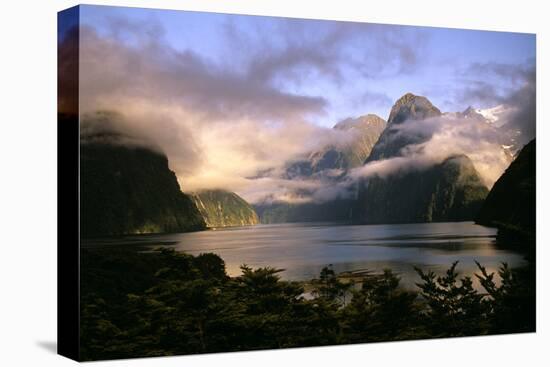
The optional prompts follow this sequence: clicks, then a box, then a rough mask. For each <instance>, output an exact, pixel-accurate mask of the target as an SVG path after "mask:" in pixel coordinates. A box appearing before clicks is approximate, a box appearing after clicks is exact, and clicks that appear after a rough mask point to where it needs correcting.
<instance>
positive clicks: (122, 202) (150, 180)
mask: <svg viewBox="0 0 550 367" xmlns="http://www.w3.org/2000/svg"><path fill="white" fill-rule="evenodd" d="M96 137H97V139H88V140H82V139H81V144H80V200H81V202H80V205H81V208H80V212H81V236H82V237H97V236H110V235H125V234H136V233H164V232H185V231H193V230H200V229H204V228H205V223H204V220H203V218H202V216H201V215H200V213H199V211H198V209H197V207H196V206H195V204H194V203H193V201H192V200H191V199H190V198H189V197H188V196H187V195H185V194H183V193H182V192H181V190H180V187H179V184H178V181H177V179H176V175H175V174H174V172H172V171H171V170H170V169H169V167H168V160H167V158H166V156H164V155H163V154H160V153H157V152H154V151H151V150H149V149H147V148H143V147H139V146H133V147H132V146H130V147H129V146H124V145H118V144H116V140H117V137H116V136H114V137H113V136H106V135H105V134H103V135H101V136H100V137H98V136H96Z"/></svg>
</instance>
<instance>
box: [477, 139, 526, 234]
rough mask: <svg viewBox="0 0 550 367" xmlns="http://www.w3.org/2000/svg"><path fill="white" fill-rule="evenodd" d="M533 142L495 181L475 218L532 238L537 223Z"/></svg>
mask: <svg viewBox="0 0 550 367" xmlns="http://www.w3.org/2000/svg"><path fill="white" fill-rule="evenodd" d="M535 199H536V143H535V140H534V139H533V140H532V141H531V142H529V144H527V145H526V146H525V147H524V148H523V149H522V150H521V152H520V153H519V155H518V157H517V158H516V159H515V160H514V161H513V162H512V164H511V165H510V167H508V169H507V170H506V171H505V172H504V173H503V174H502V176H501V177H500V178H499V179H498V180H497V182H495V185H494V186H493V188H492V189H491V192H490V193H489V195H488V196H487V199H486V200H485V202H484V203H483V206H482V207H481V210H480V211H479V213H478V215H477V217H476V222H477V223H479V224H483V225H488V226H495V227H499V228H500V229H502V230H505V231H506V230H507V231H512V232H515V234H519V235H523V236H524V237H528V238H534V236H535V224H536V200H535Z"/></svg>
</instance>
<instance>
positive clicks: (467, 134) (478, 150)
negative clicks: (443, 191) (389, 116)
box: [350, 114, 511, 188]
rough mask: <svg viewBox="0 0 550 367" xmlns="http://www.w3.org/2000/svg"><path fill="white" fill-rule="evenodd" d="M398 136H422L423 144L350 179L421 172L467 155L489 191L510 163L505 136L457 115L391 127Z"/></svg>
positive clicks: (403, 149)
mask: <svg viewBox="0 0 550 367" xmlns="http://www.w3.org/2000/svg"><path fill="white" fill-rule="evenodd" d="M392 128H393V129H395V130H396V134H394V137H395V138H398V137H399V136H422V137H424V138H423V139H422V142H420V143H417V144H410V145H407V146H405V147H403V148H402V149H401V154H400V156H398V157H393V158H389V159H385V160H380V161H374V162H372V163H369V164H366V165H365V166H363V167H360V168H358V169H357V170H355V171H354V172H352V173H351V175H350V176H351V177H353V178H358V177H368V176H372V175H378V176H382V177H384V176H387V175H389V174H394V173H396V172H398V171H408V170H419V169H420V170H421V169H425V168H428V167H430V166H432V165H434V164H437V163H441V162H443V161H444V160H445V159H446V158H448V157H451V156H455V155H466V156H468V157H469V158H470V159H471V160H472V162H473V164H474V167H475V168H476V170H477V171H478V173H479V174H480V176H481V178H482V180H483V181H484V182H485V184H486V185H487V186H488V187H489V188H490V187H492V186H493V184H494V182H495V181H496V180H497V179H498V178H499V177H500V175H501V174H502V173H503V172H504V170H505V169H506V168H507V167H508V165H509V164H510V160H511V159H510V157H509V156H508V155H507V154H506V152H505V151H504V150H503V148H502V141H503V135H502V134H503V133H502V132H501V131H500V129H498V128H495V127H494V126H491V125H490V124H488V123H486V122H484V121H481V120H478V119H474V118H465V117H460V116H458V115H454V114H448V115H443V116H441V117H434V118H429V119H425V120H419V121H409V122H407V123H404V124H400V125H399V126H394V127H392Z"/></svg>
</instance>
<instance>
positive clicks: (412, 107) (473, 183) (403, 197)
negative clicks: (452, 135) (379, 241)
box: [352, 93, 488, 223]
mask: <svg viewBox="0 0 550 367" xmlns="http://www.w3.org/2000/svg"><path fill="white" fill-rule="evenodd" d="M438 116H441V111H440V110H439V109H438V108H436V107H435V106H433V105H432V103H431V102H430V101H429V100H428V99H427V98H425V97H421V96H415V95H413V94H411V93H408V94H406V95H404V96H403V97H401V98H400V99H399V100H397V102H396V103H395V104H394V106H393V107H392V109H391V112H390V116H389V118H388V126H387V127H386V129H385V130H384V132H383V133H382V134H381V136H380V139H379V140H378V142H377V143H376V145H375V146H374V148H373V149H372V152H371V154H370V156H369V157H368V158H367V160H366V161H365V162H366V163H370V162H374V161H379V160H384V159H389V158H395V157H402V156H403V154H405V153H404V152H403V148H405V147H407V146H408V145H410V144H419V143H422V142H425V141H428V140H429V139H430V138H431V135H430V134H429V132H425V133H419V132H418V130H420V129H417V130H416V132H415V133H410V132H408V131H409V130H407V129H402V128H399V129H398V127H402V126H404V125H405V124H415V123H417V122H418V121H421V120H423V119H426V118H431V117H438ZM414 130H415V129H412V131H414ZM487 193H488V190H487V188H486V187H485V185H484V184H483V181H482V179H481V177H480V176H479V174H478V172H477V171H476V169H475V167H474V165H473V163H472V161H471V160H470V159H469V158H468V157H467V156H465V155H457V156H450V157H447V158H446V159H444V160H443V161H442V162H440V163H438V164H434V165H432V166H430V167H424V168H417V169H413V167H403V168H401V169H397V170H396V171H395V172H393V173H391V174H389V175H387V176H384V177H381V176H378V175H375V176H371V177H369V178H366V179H364V180H363V181H362V182H361V183H360V185H359V189H358V193H357V201H356V203H355V206H354V210H353V215H352V218H353V221H355V222H360V223H410V222H433V221H463V220H472V219H473V218H474V216H475V214H476V213H477V211H478V210H479V208H480V206H481V204H482V202H483V200H484V199H485V197H486V195H487Z"/></svg>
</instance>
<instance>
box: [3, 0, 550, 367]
mask: <svg viewBox="0 0 550 367" xmlns="http://www.w3.org/2000/svg"><path fill="white" fill-rule="evenodd" d="M93 3H95V4H106V5H128V6H132V5H134V6H138V5H139V6H143V7H156V8H168V9H187V10H205V11H217V12H231V13H242V14H259V15H280V16H292V17H303V18H321V19H338V20H356V21H368V22H379V23H394V24H410V25H425V26H445V27H456V28H474V29H488V30H503V31H504V30H505V31H516V32H529V33H537V89H538V92H537V97H538V98H537V110H538V111H537V140H538V144H537V149H538V152H537V154H538V157H537V159H538V168H537V177H538V183H537V187H538V188H539V190H538V196H537V202H538V206H537V214H538V226H537V228H538V240H539V241H538V250H537V251H538V252H537V256H538V282H537V295H538V302H537V311H539V312H538V313H537V314H538V315H537V330H538V331H537V333H536V334H527V335H512V336H498V337H474V338H460V339H447V340H432V341H420V342H399V343H380V344H364V345H354V346H342V347H325V348H308V349H293V350H283V351H269V352H243V353H229V354H218V355H203V356H187V357H186V356H183V357H165V358H154V359H134V360H125V361H113V362H97V363H101V365H103V366H130V365H132V366H153V365H154V366H181V365H193V366H220V365H223V366H224V367H225V366H243V365H245V366H246V365H256V366H282V365H283V366H294V365H315V366H325V365H326V366H335V365H342V364H351V365H355V364H357V365H361V366H364V365H374V366H376V365H384V366H393V365H398V364H403V365H406V366H417V365H418V366H420V365H422V366H436V365H438V366H440V365H444V366H446V367H450V366H464V365H466V364H471V365H476V366H478V365H485V366H499V367H500V366H516V367H517V366H537V365H539V366H540V365H548V363H549V362H550V353H549V352H548V349H549V348H550V340H549V337H548V336H549V332H550V326H549V324H548V320H549V319H550V308H549V307H548V286H549V282H548V274H549V271H548V269H549V268H550V261H549V258H548V253H549V251H548V250H546V249H545V246H550V244H549V243H547V240H548V239H549V236H548V229H547V228H548V224H549V223H550V222H549V221H548V214H547V213H548V211H547V210H548V209H549V205H548V203H549V200H548V197H549V195H548V192H549V191H548V190H550V189H549V188H547V187H545V185H546V184H547V183H548V170H547V169H546V167H545V166H546V165H547V163H546V162H547V159H548V158H549V154H548V150H549V149H548V128H547V123H548V119H549V118H550V115H549V113H550V112H549V111H550V110H549V109H548V105H547V104H545V103H549V102H550V101H549V93H548V88H549V86H550V82H549V80H548V75H549V72H548V66H549V65H550V59H549V47H550V33H549V30H550V26H549V25H548V23H549V22H550V19H548V14H549V10H548V9H545V6H544V4H545V1H540V0H539V1H531V0H520V1H514V2H505V1H504V0H497V1H492V0H491V1H488V0H474V1H471V0H459V1H442V0H439V1H437V0H436V1H423V0H408V1H407V0H403V1H401V0H399V1H398V0H376V1H367V0H363V1H356V2H352V1H345V0H332V1H327V2H325V3H321V2H320V0H317V1H305V0H293V1H282V0H278V1H277V0H269V1H267V0H255V1H239V0H225V1H220V0H218V1H215V0H202V1H175V0H171V1H170V0H157V1H139V2H137V1H93ZM76 4H77V3H76V2H73V1H61V0H57V1H53V0H48V1H36V2H32V1H26V0H25V1H23V0H20V1H15V0H12V1H10V2H3V4H2V5H3V8H2V11H1V13H0V14H1V17H2V19H1V21H0V27H1V29H0V38H1V42H0V63H1V64H0V65H1V67H0V73H1V75H0V76H1V77H0V87H1V91H2V95H1V99H0V100H1V102H0V111H1V112H0V116H1V117H0V162H1V165H0V170H1V171H0V172H1V176H0V215H1V217H0V230H1V231H2V235H1V236H0V245H1V250H0V365H1V366H57V365H59V366H68V365H73V364H74V363H75V362H73V361H70V360H68V359H66V358H63V357H60V356H58V355H56V354H55V352H54V351H55V348H56V347H55V343H56V266H57V264H56V251H57V250H56V198H57V196H56V184H57V182H56V170H57V168H56V144H57V142H56V106H57V101H56V46H57V40H56V12H57V11H59V10H62V9H65V8H67V7H70V6H73V5H76ZM545 227H546V228H545ZM66 245H71V244H66ZM94 364H95V362H94Z"/></svg>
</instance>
